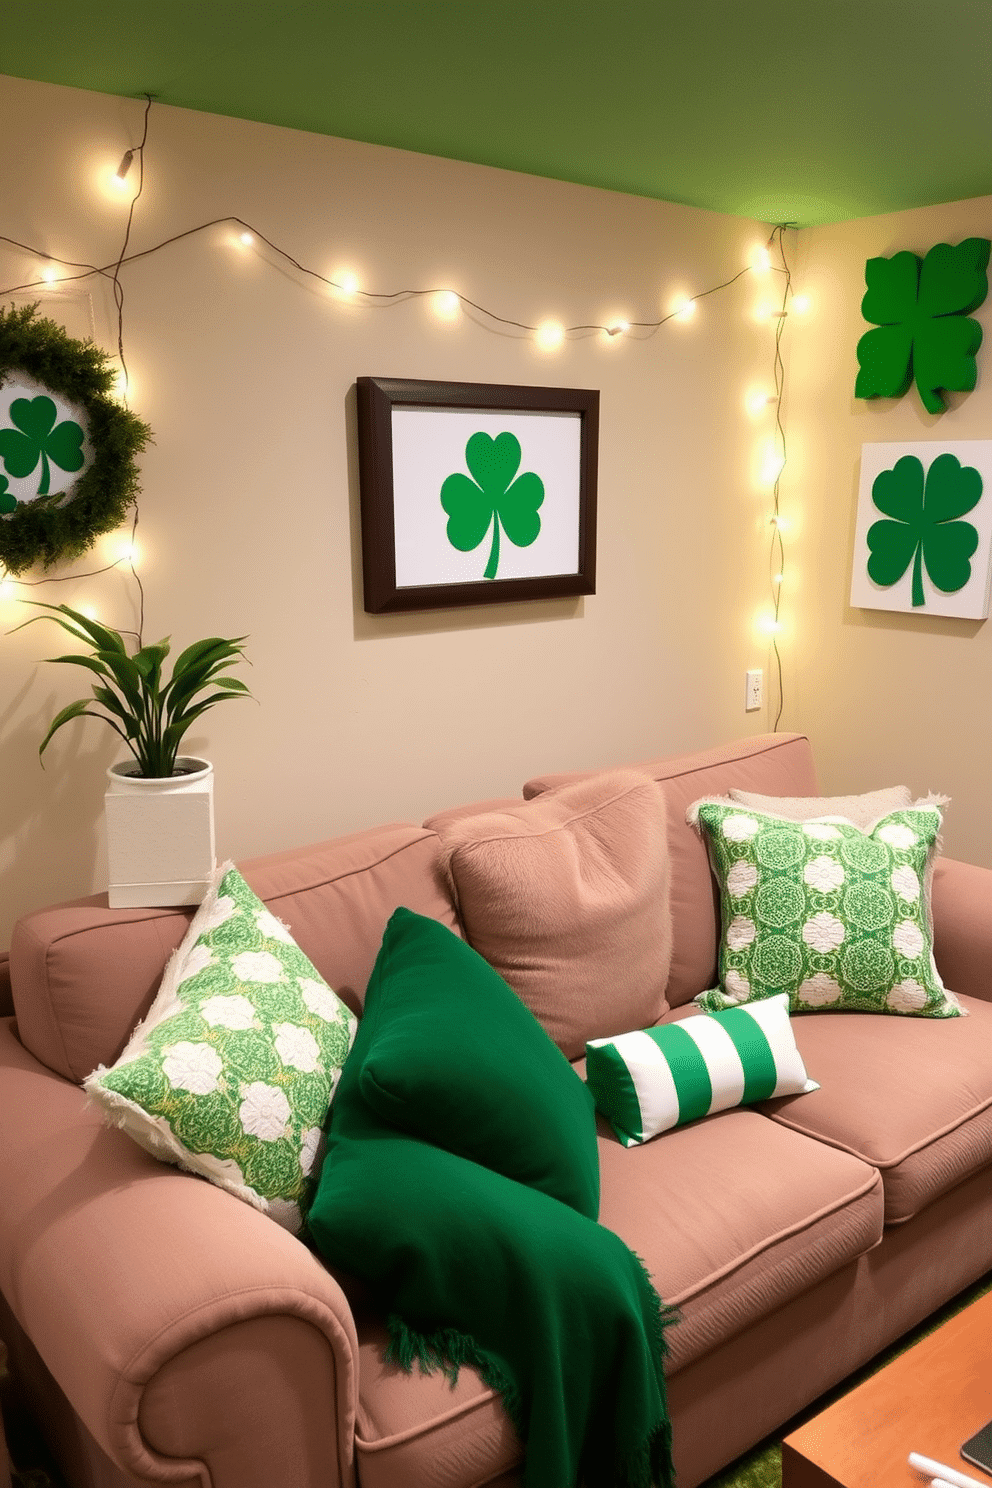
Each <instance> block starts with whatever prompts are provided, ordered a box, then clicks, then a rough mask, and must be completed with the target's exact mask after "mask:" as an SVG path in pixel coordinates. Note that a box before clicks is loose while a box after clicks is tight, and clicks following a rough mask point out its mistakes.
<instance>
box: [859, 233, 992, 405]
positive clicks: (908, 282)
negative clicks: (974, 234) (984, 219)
mask: <svg viewBox="0 0 992 1488" xmlns="http://www.w3.org/2000/svg"><path fill="white" fill-rule="evenodd" d="M989 248H990V242H989V239H988V238H967V239H966V240H965V242H963V243H958V245H957V246H956V247H953V248H952V247H950V246H949V245H948V244H947V243H938V244H937V245H936V247H934V248H931V249H930V252H929V253H928V254H927V256H926V257H925V258H924V259H922V260H921V259H920V258H919V257H917V255H916V254H915V253H897V254H895V256H894V257H893V258H870V259H869V260H868V262H867V264H866V265H865V283H866V284H867V286H868V293H867V294H866V295H865V297H864V299H863V300H862V301H861V313H862V314H863V315H864V318H865V320H870V321H872V322H873V323H874V325H875V326H876V329H875V330H873V331H866V332H865V334H864V335H863V336H862V337H861V340H860V341H859V342H858V363H859V366H860V369H861V370H860V371H859V373H858V378H857V382H856V383H855V385H854V396H855V397H856V398H901V397H902V395H903V393H905V392H906V391H907V389H908V388H909V385H910V383H911V382H912V381H913V379H914V378H915V379H916V386H917V387H918V388H919V391H920V397H921V398H922V400H923V406H924V408H925V409H926V410H927V411H928V412H929V413H942V412H943V411H944V408H945V407H946V404H945V402H944V399H943V398H942V397H941V395H940V391H939V390H940V389H944V390H949V391H954V392H971V390H972V388H973V387H974V386H975V382H976V379H977V375H978V374H977V368H976V364H975V353H976V352H977V351H978V348H979V347H980V346H981V344H982V328H981V326H980V325H979V324H978V321H977V320H970V319H968V312H969V311H971V310H977V309H978V307H979V305H981V304H982V303H983V301H984V299H985V296H986V295H987V293H988V279H987V275H986V270H987V268H988V262H989Z"/></svg>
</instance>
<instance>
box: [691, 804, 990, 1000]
mask: <svg viewBox="0 0 992 1488" xmlns="http://www.w3.org/2000/svg"><path fill="white" fill-rule="evenodd" d="M688 820H689V821H690V822H691V823H692V824H693V825H695V826H696V827H697V828H698V829H699V830H700V832H701V834H702V835H703V837H704V839H705V841H706V845H707V848H708V851H709V855H710V862H711V865H712V868H713V872H714V874H715V876H716V879H717V883H718V886H719V889H720V897H721V922H722V929H721V936H720V957H719V960H720V986H719V987H717V988H714V989H712V990H709V991H706V992H703V993H700V994H699V996H698V997H697V998H696V999H695V1001H696V1002H697V1004H698V1005H699V1006H700V1007H702V1008H704V1009H705V1010H706V1011H710V1012H716V1011H719V1010H720V1009H722V1008H730V1007H735V1006H740V1005H742V1004H744V1003H748V1002H751V1001H755V1000H760V999H763V998H767V997H773V996H776V995H778V994H780V993H782V992H786V993H788V995H789V998H790V1006H791V1008H792V1010H793V1011H794V1012H798V1011H802V1010H803V1009H806V1010H810V1011H812V1010H814V1009H818V1010H823V1011H866V1012H889V1013H900V1014H903V1015H909V1016H917V1017H920V1016H923V1017H936V1018H951V1017H959V1016H961V1014H962V1012H963V1009H962V1008H961V1006H960V1003H959V1002H958V1000H957V998H956V997H955V996H954V994H953V992H949V991H948V990H947V989H946V988H945V987H944V985H943V982H942V981H941V978H940V974H939V972H938V971H937V966H936V963H935V961H934V957H933V923H932V918H931V913H930V902H929V884H930V877H931V874H932V869H933V862H934V858H935V856H936V854H937V851H938V844H937V838H938V833H939V830H940V826H941V811H940V808H939V805H938V804H937V803H936V802H935V801H927V802H923V803H919V804H918V805H915V806H914V805H911V806H907V807H900V808H899V809H897V810H894V811H890V812H889V813H888V815H886V816H884V817H882V818H880V819H879V820H877V821H875V822H874V823H873V824H872V825H871V826H870V827H868V828H867V829H864V830H862V829H861V828H860V827H858V826H855V825H854V824H853V823H852V822H849V821H846V820H845V819H843V818H842V817H832V818H829V819H827V818H821V819H816V818H813V819H811V820H810V819H806V820H802V819H799V820H792V819H790V818H787V817H784V816H778V815H776V814H774V813H772V812H770V811H769V812H762V811H760V810H758V809H756V808H754V807H751V806H748V807H745V806H742V805H737V804H736V803H733V802H728V801H727V800H726V799H719V798H716V799H712V800H703V801H699V802H696V803H695V805H694V806H692V807H690V810H689V813H688Z"/></svg>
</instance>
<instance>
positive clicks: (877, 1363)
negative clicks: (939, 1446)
mask: <svg viewBox="0 0 992 1488" xmlns="http://www.w3.org/2000/svg"><path fill="white" fill-rule="evenodd" d="M988 1291H992V1275H986V1276H983V1277H982V1278H981V1279H980V1280H979V1281H976V1282H975V1283H974V1284H973V1285H972V1286H970V1287H968V1289H967V1290H966V1291H964V1292H959V1293H958V1295H957V1296H956V1297H952V1298H951V1300H950V1302H947V1303H945V1305H944V1306H943V1307H942V1308H941V1309H940V1311H939V1312H935V1313H933V1314H932V1315H931V1316H930V1317H928V1318H927V1319H926V1321H925V1322H923V1323H920V1325H919V1326H918V1327H916V1328H914V1329H913V1330H912V1332H910V1333H905V1334H904V1335H903V1336H902V1338H899V1339H897V1340H896V1342H895V1343H894V1344H892V1345H891V1347H889V1348H887V1349H886V1350H885V1352H884V1353H881V1354H879V1355H878V1356H877V1357H876V1358H874V1359H872V1360H871V1362H870V1363H868V1364H865V1365H864V1366H863V1367H862V1368H861V1369H859V1370H858V1371H857V1373H855V1374H851V1375H848V1377H847V1379H844V1380H841V1382H840V1384H838V1385H835V1386H834V1388H833V1389H832V1390H828V1391H827V1393H826V1394H825V1395H821V1396H820V1397H819V1399H818V1400H814V1401H813V1403H812V1405H810V1406H807V1408H806V1410H804V1411H801V1412H800V1413H799V1415H797V1416H793V1418H792V1420H791V1421H787V1422H786V1423H785V1425H784V1426H782V1427H780V1428H779V1430H778V1431H776V1433H775V1435H774V1437H768V1438H766V1440H765V1441H763V1442H759V1443H758V1445H757V1446H756V1447H752V1448H751V1450H750V1452H746V1453H745V1454H744V1456H743V1457H738V1459H737V1461H736V1462H731V1463H730V1465H729V1466H728V1467H725V1468H724V1469H723V1471H722V1472H719V1473H717V1475H716V1477H713V1478H707V1480H706V1482H705V1483H701V1484H700V1488H782V1438H783V1437H786V1436H790V1435H791V1434H792V1432H793V1431H796V1430H797V1429H798V1428H799V1427H800V1426H802V1425H803V1423H804V1422H805V1421H808V1420H810V1419H811V1418H812V1417H813V1416H818V1415H819V1414H820V1412H821V1411H823V1410H826V1408H827V1406H828V1405H833V1403H834V1401H835V1400H839V1399H840V1397H841V1396H842V1395H847V1394H848V1393H849V1391H851V1390H853V1389H854V1387H855V1386H856V1385H860V1384H861V1383H862V1381H863V1380H866V1379H870V1378H871V1376H872V1375H873V1374H877V1373H878V1371H879V1370H880V1369H882V1368H883V1367H884V1366H885V1365H886V1364H888V1362H889V1360H890V1359H894V1358H895V1357H896V1355H897V1354H903V1353H905V1352H906V1350H907V1349H908V1348H912V1346H913V1344H914V1343H918V1342H919V1341H920V1339H921V1338H926V1336H927V1334H928V1333H933V1332H935V1331H936V1329H937V1328H939V1327H940V1326H941V1324H942V1323H946V1322H947V1319H948V1318H951V1317H953V1316H954V1314H955V1313H957V1312H961V1311H962V1309H963V1308H965V1307H967V1306H968V1305H969V1303H971V1302H974V1300H975V1298H976V1297H981V1296H983V1295H984V1293H985V1292H988Z"/></svg>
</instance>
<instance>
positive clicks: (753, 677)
mask: <svg viewBox="0 0 992 1488" xmlns="http://www.w3.org/2000/svg"><path fill="white" fill-rule="evenodd" d="M763 681H764V673H763V672H762V670H761V668H760V667H757V668H756V669H755V670H754V671H753V672H747V673H746V674H745V685H744V711H745V713H754V712H756V711H757V709H758V708H760V707H761V699H762V691H763V688H762V683H763Z"/></svg>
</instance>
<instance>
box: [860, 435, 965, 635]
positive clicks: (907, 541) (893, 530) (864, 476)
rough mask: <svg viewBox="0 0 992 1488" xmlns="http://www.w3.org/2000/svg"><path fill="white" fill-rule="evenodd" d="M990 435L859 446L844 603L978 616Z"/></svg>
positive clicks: (916, 611) (930, 612)
mask: <svg viewBox="0 0 992 1488" xmlns="http://www.w3.org/2000/svg"><path fill="white" fill-rule="evenodd" d="M990 579H992V439H959V440H950V441H945V440H920V441H917V442H915V443H909V444H865V445H862V448H861V482H860V492H859V497H858V519H857V527H856V530H855V537H854V568H853V575H852V580H851V604H852V605H857V606H860V607H861V608H863V609H872V610H901V611H903V612H904V613H908V614H913V615H951V616H956V617H957V618H959V619H963V620H984V619H985V618H986V617H987V615H988V613H989V586H990Z"/></svg>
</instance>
